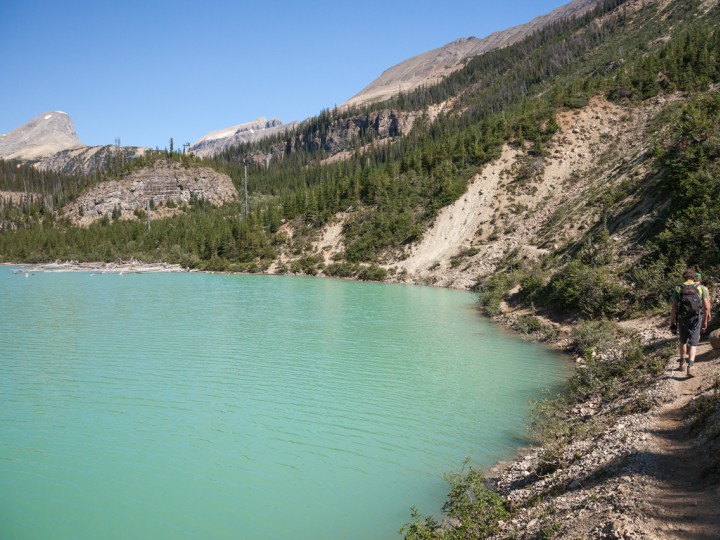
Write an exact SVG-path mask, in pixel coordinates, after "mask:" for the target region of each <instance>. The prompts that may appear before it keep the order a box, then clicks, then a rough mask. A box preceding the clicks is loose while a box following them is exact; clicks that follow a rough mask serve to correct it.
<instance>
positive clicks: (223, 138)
mask: <svg viewBox="0 0 720 540" xmlns="http://www.w3.org/2000/svg"><path fill="white" fill-rule="evenodd" d="M297 124H298V122H290V123H289V124H283V123H282V122H281V121H280V119H279V118H273V119H271V120H268V119H267V118H265V117H264V116H262V117H260V118H258V119H257V120H253V121H252V122H245V123H243V124H237V125H235V126H231V127H229V128H224V129H219V130H217V131H213V132H211V133H208V134H207V135H205V136H204V137H201V138H200V139H198V140H197V141H196V142H195V143H193V144H192V146H190V148H189V150H190V151H191V152H192V153H193V154H195V155H197V156H198V157H209V156H213V155H215V154H218V153H219V152H222V151H223V150H225V149H227V148H230V147H231V146H237V145H239V144H243V143H251V142H255V141H259V140H260V139H264V138H267V137H272V136H273V135H277V134H279V133H284V132H285V131H288V130H292V128H293V127H295V126H296V125H297Z"/></svg>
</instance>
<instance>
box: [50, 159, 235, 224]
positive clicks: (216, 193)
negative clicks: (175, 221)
mask: <svg viewBox="0 0 720 540" xmlns="http://www.w3.org/2000/svg"><path fill="white" fill-rule="evenodd" d="M237 198H238V192H237V190H236V189H235V186H234V185H233V183H232V180H231V179H230V177H229V176H227V175H226V174H222V173H219V172H217V171H215V170H213V169H210V168H208V167H187V166H185V165H182V164H180V163H176V162H169V161H158V162H156V163H155V164H154V165H153V166H152V167H147V168H144V169H140V170H138V171H135V172H132V173H130V174H128V175H127V176H126V177H125V178H122V179H121V180H110V181H107V182H102V183H100V184H97V185H96V186H93V187H92V188H90V189H89V190H87V191H85V192H84V193H83V194H82V195H80V196H79V197H78V198H77V200H75V201H74V202H73V203H72V204H70V205H68V206H67V207H66V208H65V209H64V210H63V214H64V215H65V216H66V217H68V218H69V219H70V220H71V221H74V222H76V223H79V224H89V223H92V222H93V221H96V220H98V219H101V218H102V217H103V216H108V217H111V216H112V215H113V212H115V214H116V217H118V213H119V217H130V216H132V215H133V212H135V210H145V209H146V208H149V207H150V208H156V207H160V206H166V205H168V204H169V203H171V204H182V203H187V202H191V201H193V200H204V201H206V202H209V203H211V204H213V205H216V206H220V205H222V204H224V203H225V202H229V201H232V200H236V199H237Z"/></svg>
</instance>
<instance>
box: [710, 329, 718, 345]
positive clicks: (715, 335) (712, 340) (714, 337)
mask: <svg viewBox="0 0 720 540" xmlns="http://www.w3.org/2000/svg"><path fill="white" fill-rule="evenodd" d="M708 341H710V345H712V348H713V349H720V328H718V329H717V330H713V331H712V332H710V335H709V336H708Z"/></svg>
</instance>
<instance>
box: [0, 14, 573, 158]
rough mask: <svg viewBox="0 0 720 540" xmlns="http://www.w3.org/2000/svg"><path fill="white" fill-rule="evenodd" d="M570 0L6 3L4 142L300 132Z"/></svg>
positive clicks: (0, 102) (0, 84)
mask: <svg viewBox="0 0 720 540" xmlns="http://www.w3.org/2000/svg"><path fill="white" fill-rule="evenodd" d="M568 1H569V0H515V1H510V2H498V1H497V0H494V1H486V0H475V1H471V0H458V1H453V0H447V1H445V2H438V1H437V0H434V1H426V0H414V1H410V0H386V1H382V2H381V1H377V0H365V1H363V2H352V3H350V2H344V3H343V2H329V1H324V0H322V1H309V2H302V1H295V2H290V1H285V0H275V1H272V0H264V1H255V0H245V1H242V0H239V1H235V2H232V1H219V0H218V1H214V0H205V1H204V2H197V1H195V2H189V1H175V2H166V1H152V0H145V1H135V0H124V1H120V2H103V1H98V0H94V1H73V0H67V1H57V0H48V1H40V0H38V1H35V0H7V1H5V2H1V3H0V73H2V75H0V133H6V132H8V131H11V130H13V129H15V128H16V127H19V126H21V125H22V124H25V123H26V122H28V121H29V120H31V119H32V118H34V117H35V116H37V115H39V114H41V113H44V112H46V111H52V110H60V111H64V112H66V113H68V114H69V115H70V117H71V118H72V120H73V123H74V124H75V129H76V130H77V133H78V135H79V137H80V139H81V140H82V141H83V142H84V143H85V144H89V145H99V144H111V143H112V142H113V141H114V140H115V138H120V140H121V141H122V144H123V145H138V146H150V147H156V146H157V147H160V148H164V147H166V146H168V142H169V139H170V138H171V137H172V138H173V139H174V141H175V144H176V146H180V145H181V144H182V143H183V142H190V143H193V142H195V141H196V140H197V139H199V138H200V137H202V136H203V135H205V134H207V133H208V132H210V131H215V130H217V129H221V128H225V127H228V126H231V125H234V124H239V123H242V122H247V121H250V120H254V119H255V118H258V117H260V116H266V117H268V118H280V119H281V120H282V121H283V122H285V123H287V122H289V121H291V120H303V119H305V118H307V117H309V116H313V115H315V114H317V113H319V112H320V110H321V109H323V108H331V107H333V106H334V105H336V104H338V105H339V104H340V103H342V102H344V101H345V100H347V99H348V98H350V97H352V96H353V95H354V94H356V93H357V92H359V91H360V90H362V88H363V87H365V86H366V85H367V84H369V83H370V82H372V81H373V80H374V79H376V78H377V77H378V76H379V75H380V74H381V73H382V72H383V71H384V70H386V69H388V68H390V67H392V66H394V65H395V64H398V63H399V62H402V61H403V60H406V59H408V58H410V57H412V56H415V55H417V54H420V53H423V52H425V51H428V50H431V49H435V48H437V47H440V46H442V45H445V44H446V43H449V42H451V41H454V40H455V39H458V38H460V37H469V36H475V37H484V36H486V35H488V34H490V33H492V32H494V31H497V30H503V29H505V28H508V27H510V26H514V25H517V24H522V23H524V22H527V21H529V20H530V19H532V18H534V17H536V16H538V15H541V14H544V13H547V12H549V11H552V10H553V9H555V8H557V7H559V6H561V5H563V4H565V3H567V2H568Z"/></svg>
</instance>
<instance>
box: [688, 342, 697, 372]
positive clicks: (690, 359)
mask: <svg viewBox="0 0 720 540" xmlns="http://www.w3.org/2000/svg"><path fill="white" fill-rule="evenodd" d="M696 353H697V346H696V345H690V352H689V353H688V363H687V376H688V377H692V376H693V374H692V367H693V366H694V365H695V354H696Z"/></svg>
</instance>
